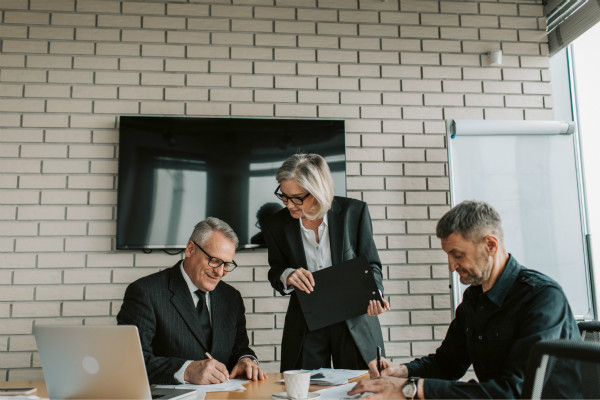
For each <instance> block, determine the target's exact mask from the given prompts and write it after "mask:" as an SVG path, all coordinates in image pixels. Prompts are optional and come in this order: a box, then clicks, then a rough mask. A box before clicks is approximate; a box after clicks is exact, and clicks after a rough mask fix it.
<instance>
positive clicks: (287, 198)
mask: <svg viewBox="0 0 600 400" xmlns="http://www.w3.org/2000/svg"><path fill="white" fill-rule="evenodd" d="M280 188H281V185H279V186H277V189H275V196H277V197H278V198H279V200H281V201H283V202H284V203H287V202H288V201H291V202H292V203H294V204H295V205H297V206H301V205H302V204H304V200H306V198H307V197H308V196H310V193H307V194H306V196H302V197H295V196H288V195H285V194H283V193H282V192H280V191H279V189H280Z"/></svg>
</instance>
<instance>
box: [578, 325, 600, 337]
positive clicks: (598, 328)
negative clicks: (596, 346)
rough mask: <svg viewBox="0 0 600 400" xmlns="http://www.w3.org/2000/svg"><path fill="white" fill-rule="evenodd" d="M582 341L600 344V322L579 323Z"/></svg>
mask: <svg viewBox="0 0 600 400" xmlns="http://www.w3.org/2000/svg"><path fill="white" fill-rule="evenodd" d="M577 326H578V327H579V332H580V333H581V339H583V340H584V341H586V342H588V341H591V342H600V321H581V322H578V323H577Z"/></svg>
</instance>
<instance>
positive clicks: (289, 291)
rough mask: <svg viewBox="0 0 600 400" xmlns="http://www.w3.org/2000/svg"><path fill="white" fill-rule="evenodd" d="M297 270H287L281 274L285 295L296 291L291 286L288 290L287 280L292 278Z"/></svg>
mask: <svg viewBox="0 0 600 400" xmlns="http://www.w3.org/2000/svg"><path fill="white" fill-rule="evenodd" d="M294 271H295V269H294V268H286V269H285V271H283V273H282V274H281V278H280V279H281V283H283V291H284V292H285V294H290V293H292V292H293V291H294V287H293V286H291V287H289V288H288V285H287V283H286V281H287V278H288V277H289V276H290V274H291V273H292V272H294Z"/></svg>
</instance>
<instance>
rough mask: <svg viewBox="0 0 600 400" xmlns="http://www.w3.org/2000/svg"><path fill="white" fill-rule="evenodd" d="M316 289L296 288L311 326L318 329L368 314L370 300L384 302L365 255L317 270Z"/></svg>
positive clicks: (312, 328) (311, 328)
mask: <svg viewBox="0 0 600 400" xmlns="http://www.w3.org/2000/svg"><path fill="white" fill-rule="evenodd" d="M313 278H314V279H315V290H314V291H313V292H311V293H310V294H307V293H306V292H303V291H301V290H298V289H295V291H296V296H298V301H299V302H300V308H301V309H302V313H303V314H304V319H305V320H306V324H307V325H308V329H309V330H311V331H314V330H316V329H320V328H323V327H326V326H329V325H333V324H336V323H338V322H342V321H345V320H347V319H349V318H353V317H358V316H359V315H362V314H366V312H367V307H368V306H369V300H378V301H380V302H382V304H383V300H382V298H381V294H380V293H379V289H378V288H377V284H376V283H375V277H374V276H373V271H371V267H369V263H368V261H367V259H366V257H365V256H360V257H357V258H353V259H352V260H348V261H344V262H342V263H339V264H337V265H334V266H331V267H329V268H325V269H322V270H319V271H316V272H313Z"/></svg>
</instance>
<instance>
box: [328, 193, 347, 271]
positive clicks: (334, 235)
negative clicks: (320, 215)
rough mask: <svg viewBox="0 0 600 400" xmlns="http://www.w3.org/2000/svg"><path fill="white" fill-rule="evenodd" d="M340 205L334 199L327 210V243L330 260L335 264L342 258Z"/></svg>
mask: <svg viewBox="0 0 600 400" xmlns="http://www.w3.org/2000/svg"><path fill="white" fill-rule="evenodd" d="M340 209H341V208H340V206H339V204H337V202H336V201H335V199H334V200H333V203H332V204H331V209H330V210H329V212H327V219H328V222H329V244H330V246H331V262H332V263H333V265H337V264H339V263H340V262H342V261H343V260H342V259H341V258H342V242H343V240H344V238H343V231H344V229H343V226H342V224H343V223H344V221H343V219H342V218H340V215H339V214H340Z"/></svg>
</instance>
